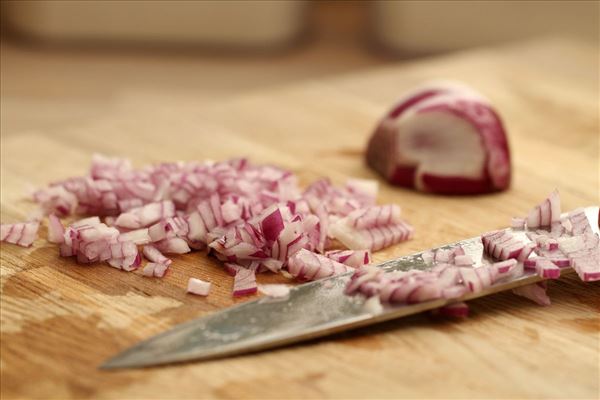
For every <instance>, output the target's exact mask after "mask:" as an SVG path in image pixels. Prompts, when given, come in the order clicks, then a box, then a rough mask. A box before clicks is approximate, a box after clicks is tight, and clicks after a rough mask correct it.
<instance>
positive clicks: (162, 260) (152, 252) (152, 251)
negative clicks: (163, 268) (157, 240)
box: [142, 244, 172, 265]
mask: <svg viewBox="0 0 600 400" xmlns="http://www.w3.org/2000/svg"><path fill="white" fill-rule="evenodd" d="M142 252H143V253H144V257H146V259H148V261H151V262H153V263H159V264H164V265H170V264H171V262H172V261H171V260H170V259H168V258H167V257H165V256H164V255H163V253H161V252H160V250H158V249H157V248H156V247H154V246H153V245H150V244H148V245H146V246H144V248H143V249H142Z"/></svg>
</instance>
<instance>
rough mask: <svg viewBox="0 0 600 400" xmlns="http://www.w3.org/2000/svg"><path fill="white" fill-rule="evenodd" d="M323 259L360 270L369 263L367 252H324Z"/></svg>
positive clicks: (368, 253) (369, 253)
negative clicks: (329, 259)
mask: <svg viewBox="0 0 600 400" xmlns="http://www.w3.org/2000/svg"><path fill="white" fill-rule="evenodd" d="M325 257H327V258H331V259H332V260H333V261H337V262H339V263H341V264H345V265H347V266H349V267H353V268H360V267H362V266H364V265H367V264H369V263H370V262H371V252H370V251H369V250H332V251H328V252H326V253H325Z"/></svg>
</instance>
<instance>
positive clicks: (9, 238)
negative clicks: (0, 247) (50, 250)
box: [0, 221, 40, 247]
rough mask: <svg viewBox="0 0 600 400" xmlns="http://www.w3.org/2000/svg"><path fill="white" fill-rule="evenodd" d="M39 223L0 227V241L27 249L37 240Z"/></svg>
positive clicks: (20, 223) (32, 222) (21, 223)
mask: <svg viewBox="0 0 600 400" xmlns="http://www.w3.org/2000/svg"><path fill="white" fill-rule="evenodd" d="M39 227H40V223H39V221H29V222H18V223H16V224H1V225H0V241H1V242H6V243H12V244H16V245H18V246H21V247H29V246H31V245H32V244H33V242H34V241H35V239H37V231H38V229H39Z"/></svg>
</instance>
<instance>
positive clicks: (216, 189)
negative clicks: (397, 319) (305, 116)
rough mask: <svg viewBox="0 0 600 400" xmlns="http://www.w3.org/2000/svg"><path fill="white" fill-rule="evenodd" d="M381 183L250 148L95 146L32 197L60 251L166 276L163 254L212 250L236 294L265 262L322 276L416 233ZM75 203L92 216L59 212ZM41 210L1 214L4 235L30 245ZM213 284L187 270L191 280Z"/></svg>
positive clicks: (74, 210)
mask: <svg viewBox="0 0 600 400" xmlns="http://www.w3.org/2000/svg"><path fill="white" fill-rule="evenodd" d="M377 190H378V189H377V182H376V181H370V180H360V179H351V180H348V181H347V183H346V184H345V186H343V187H336V186H334V185H332V184H331V182H330V181H329V180H327V179H321V180H318V181H316V182H314V183H312V184H311V185H310V186H308V187H307V188H306V189H305V190H300V188H299V186H298V183H297V178H296V176H295V175H294V174H293V173H291V172H289V171H286V170H283V169H280V168H277V167H274V166H270V165H252V164H251V163H249V162H248V161H247V160H245V159H235V160H230V161H225V162H187V163H184V162H178V163H164V164H158V165H150V166H146V167H144V168H141V169H135V168H133V167H132V165H131V163H130V162H129V161H128V160H124V159H113V158H106V157H103V156H100V155H95V156H94V157H93V160H92V166H91V170H90V173H89V175H86V176H81V177H74V178H69V179H67V180H64V181H60V182H55V183H53V184H51V185H50V186H49V187H47V188H43V189H40V190H38V191H37V192H35V193H34V200H35V201H36V202H37V203H38V204H39V205H40V207H41V209H42V211H43V212H42V213H40V215H47V216H48V240H49V241H50V242H53V243H56V244H57V245H59V246H60V254H61V255H62V256H64V257H75V258H76V260H77V262H78V263H82V264H87V263H95V262H106V263H108V264H109V265H110V266H112V267H114V268H118V269H122V270H124V271H133V270H136V269H138V268H140V267H142V271H143V275H145V276H149V277H163V276H164V275H165V274H166V273H167V271H168V270H169V268H171V267H172V260H171V259H170V258H168V256H167V255H169V254H184V253H188V252H190V251H192V250H205V251H208V253H209V254H211V255H213V256H215V257H217V258H218V259H219V260H221V261H223V262H224V267H225V269H226V271H227V272H228V273H230V274H231V275H233V276H234V277H235V282H234V295H244V294H248V293H254V292H256V290H257V284H256V278H255V274H256V273H258V272H266V271H270V272H274V273H277V272H282V273H284V274H289V275H291V276H292V277H295V278H297V279H299V280H303V281H308V280H314V279H319V278H323V277H326V276H332V275H335V274H339V273H341V272H347V271H350V270H352V269H354V268H357V267H361V266H363V265H366V264H368V263H369V262H370V253H371V251H376V250H379V249H382V248H384V247H387V246H391V245H393V244H396V243H399V242H401V241H404V240H407V239H409V238H411V236H412V232H413V229H412V227H411V226H410V225H408V224H407V223H406V222H405V221H404V220H403V219H402V218H401V216H400V208H399V207H398V206H397V205H382V206H381V205H376V197H377ZM70 215H79V216H87V217H86V218H84V219H80V220H78V221H76V222H74V223H72V224H70V225H68V226H66V227H65V226H64V225H63V223H62V221H61V218H64V217H68V216H70ZM42 219H43V218H42V217H41V216H40V217H38V218H36V219H33V220H30V221H28V222H23V223H17V224H2V226H1V232H0V239H1V240H2V241H5V242H9V243H14V244H18V245H21V246H30V245H31V244H32V243H33V241H34V240H35V239H36V238H37V230H38V227H39V224H40V222H41V221H42ZM342 247H343V248H342ZM142 255H143V258H145V259H146V260H147V262H145V263H144V262H143V261H142V260H143V258H142ZM209 288H210V286H206V285H204V284H201V283H199V282H197V281H190V284H189V287H188V290H189V291H190V292H193V293H197V294H203V295H206V294H207V293H208V290H209ZM266 290H267V289H266Z"/></svg>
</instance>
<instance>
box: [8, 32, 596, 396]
mask: <svg viewBox="0 0 600 400" xmlns="http://www.w3.org/2000/svg"><path fill="white" fill-rule="evenodd" d="M598 72H599V68H598V49H597V48H596V47H593V46H588V45H585V44H580V43H577V42H570V41H566V40H552V41H545V42H538V43H535V44H528V45H521V46H507V47H501V48H494V49H482V50H474V51H469V52H464V53H459V54H454V55H450V56H446V57H441V58H432V59H429V60H425V61H420V62H414V63H408V64H400V65H394V66H391V67H386V68H379V69H373V70H370V71H367V72H364V73H361V74H354V75H347V76H340V77H337V78H334V79H326V80H315V81H307V82H304V83H302V84H298V85H293V86H285V87H280V88H275V89H268V90H259V91H255V92H252V93H249V94H246V95H243V96H236V97H233V98H229V99H223V100H222V101H219V102H216V103H215V104H212V105H210V106H207V105H206V102H204V101H199V102H195V101H194V99H193V98H189V97H186V98H178V97H177V96H176V95H174V96H170V97H168V98H165V99H163V100H161V99H157V98H154V97H153V98H148V99H146V98H144V96H143V93H141V94H140V95H139V97H137V98H136V101H132V102H130V103H127V104H126V105H124V106H123V107H120V108H119V107H117V108H116V109H113V110H112V111H111V113H110V114H106V115H103V116H97V115H96V116H95V117H94V118H91V119H89V120H87V121H78V123H77V124H73V125H70V126H69V125H61V126H50V127H48V128H46V129H42V130H37V131H27V132H21V133H19V134H11V135H3V136H2V143H1V145H2V146H1V147H2V149H1V151H2V152H1V163H2V165H1V166H2V168H1V179H2V181H1V195H2V199H1V212H2V216H1V218H2V222H11V221H16V220H20V219H23V218H25V216H26V215H27V212H29V211H30V210H32V209H33V205H32V204H31V203H30V202H28V201H27V199H26V193H27V191H28V190H30V188H31V187H34V186H37V185H43V184H46V183H48V182H51V181H53V180H56V179H61V178H64V177H67V176H69V175H73V174H84V173H85V172H86V170H87V167H88V165H89V162H90V157H91V155H92V153H93V152H103V153H107V154H110V155H116V156H126V157H130V158H131V159H132V160H133V161H134V163H135V164H136V165H142V164H144V163H149V162H157V161H163V160H195V159H205V158H211V159H225V158H228V157H235V156H242V155H245V156H249V157H250V158H251V159H252V160H253V161H256V162H269V163H276V164H277V165H280V166H283V167H287V168H290V169H292V170H293V171H295V172H296V173H298V174H299V175H300V177H301V181H302V183H304V184H305V183H307V182H309V181H310V180H312V179H315V178H317V177H321V176H329V177H331V178H332V179H333V180H334V181H335V182H343V180H344V179H345V178H346V177H349V176H358V177H366V178H377V177H376V176H375V175H374V174H373V172H371V171H370V170H369V169H367V168H366V167H365V165H364V163H363V155H362V152H363V148H364V144H365V141H366V140H367V137H368V135H369V133H370V131H371V129H372V128H373V126H374V124H375V121H376V120H377V119H378V118H379V116H380V115H381V114H382V113H383V112H384V111H385V110H386V108H387V107H388V106H389V105H390V103H391V102H392V101H393V100H394V99H395V98H396V97H397V96H398V95H399V94H401V93H402V92H403V91H404V90H406V89H408V88H410V87H411V86H412V85H414V84H418V83H420V82H422V81H423V80H426V79H431V78H450V79H458V80H462V81H464V82H466V83H468V84H471V85H473V86H474V87H476V88H477V89H479V90H480V91H481V92H483V93H484V94H485V95H486V96H488V97H489V98H490V99H491V100H492V101H493V102H494V103H495V104H496V105H497V107H498V109H499V112H500V115H501V116H502V117H503V119H504V121H505V123H506V125H507V127H508V130H509V132H510V144H511V148H512V155H513V168H514V180H513V184H512V187H511V189H510V190H508V191H506V192H504V193H500V194H494V195H486V196H474V197H440V196H431V195H424V194H420V193H415V192H412V191H408V190H404V189H398V188H392V187H389V186H387V185H386V184H384V183H382V184H381V194H380V198H379V199H380V201H381V202H396V203H398V204H400V205H401V206H402V208H403V213H404V215H405V217H406V218H407V219H408V220H409V221H410V222H411V223H412V224H413V225H414V226H415V228H416V235H415V238H414V240H412V241H410V242H407V243H403V244H400V245H398V246H395V247H393V248H389V249H387V250H385V251H382V252H379V253H376V254H375V259H376V260H377V261H382V260H386V259H389V258H391V257H396V256H400V255H404V254H409V253H411V252H414V251H418V250H421V249H424V248H428V247H431V246H435V245H440V244H444V243H448V242H452V241H455V240H458V239H461V238H465V237H471V236H475V235H477V234H479V233H481V232H482V231H486V230H491V229H494V228H498V227H502V226H505V225H507V223H508V221H509V220H510V217H511V216H514V215H519V214H523V213H524V212H525V211H526V210H528V208H529V207H530V206H532V205H533V204H535V203H536V202H537V201H539V200H541V199H542V198H543V196H544V195H545V194H546V193H548V192H549V191H551V190H552V189H553V188H555V187H557V188H558V189H559V190H560V191H561V195H562V199H563V208H564V209H572V208H576V207H580V206H588V205H597V204H599V203H600V201H599V172H600V164H599V155H598V151H599V142H598V141H599V117H598V112H599V100H598V88H599V86H598V84H599V82H598ZM65 111H66V110H63V112H65ZM32 112H34V110H32ZM45 236H46V229H45V228H44V227H43V228H41V230H40V239H38V240H37V241H36V243H35V244H34V246H33V247H32V248H29V249H23V248H18V247H15V246H12V245H4V244H2V247H1V272H2V275H1V287H2V292H1V306H2V307H1V318H2V319H1V335H2V336H1V364H0V368H1V374H2V389H1V393H2V398H6V399H9V398H10V399H13V398H54V399H58V398H61V399H62V398H177V399H181V398H219V399H233V398H256V399H264V398H400V397H403V398H404V397H408V398H598V396H599V395H600V393H599V390H600V389H599V388H600V383H599V381H600V366H599V365H600V318H599V313H600V296H599V293H600V284H599V283H598V282H596V283H590V284H583V283H581V282H579V280H578V279H577V278H576V277H574V276H569V277H566V278H564V279H561V280H560V281H553V282H550V285H549V294H550V296H551V298H552V301H553V304H552V305H551V306H550V307H539V306H537V305H535V304H533V303H531V302H529V301H527V300H525V299H523V298H520V297H517V296H514V295H512V294H510V293H502V294H498V295H493V296H489V297H487V298H484V299H479V300H475V301H472V302H471V303H472V315H471V316H470V317H469V318H468V319H466V320H463V321H453V320H437V319H434V318H431V317H429V316H426V315H420V316H414V317H409V318H406V319H404V320H400V321H392V322H388V323H384V324H381V325H378V326H375V327H371V328H367V329H361V330H358V331H355V332H349V333H345V334H341V335H336V336H333V337H330V338H326V339H323V340H317V341H312V342H309V343H305V344H301V345H297V346H292V347H287V348H283V349H279V350H275V351H270V352H266V353H261V354H255V355H249V356H243V357H235V358H230V359H224V360H216V361H210V362H203V363H190V364H184V365H176V366H170V367H164V368H153V369H146V370H126V371H112V372H107V371H100V370H98V369H96V367H97V366H98V365H99V364H100V363H101V362H102V361H104V360H105V359H106V358H107V357H110V356H112V355H113V354H115V353H116V352H118V351H120V350H123V349H125V348H126V347H128V346H130V345H133V344H135V343H136V342H137V341H139V340H141V339H143V338H146V337H149V336H151V335H153V334H155V333H158V332H160V331H163V330H165V329H167V328H169V327H171V326H173V325H175V324H177V323H179V322H183V321H186V320H189V319H191V318H194V317H197V316H201V315H206V314H208V313H211V312H215V311H217V310H219V309H222V308H224V307H227V306H229V305H232V304H234V303H235V302H237V301H245V300H247V299H250V298H253V297H249V298H245V299H240V300H233V299H232V298H231V288H232V279H231V277H229V276H228V275H226V274H225V273H224V272H223V271H222V270H221V268H220V266H219V263H218V262H217V261H215V260H214V259H212V258H207V257H206V256H205V255H204V254H201V253H192V254H187V255H183V256H178V257H175V258H174V263H173V265H172V268H171V270H172V273H171V274H170V275H168V276H167V277H166V278H165V279H162V280H160V279H148V278H144V277H142V276H141V275H140V273H139V272H135V273H127V272H122V271H118V270H115V269H114V268H111V267H108V266H105V265H91V266H79V265H76V264H75V263H74V262H73V260H71V259H64V258H60V257H59V256H58V251H57V249H56V248H55V247H54V246H51V245H49V244H48V243H46V241H45ZM192 276H194V277H198V278H201V279H206V280H210V281H212V282H213V291H212V292H211V294H210V296H208V297H207V298H201V297H195V296H192V295H187V294H186V293H185V285H186V282H187V279H188V278H189V277H192ZM259 281H261V282H267V281H284V278H282V277H279V276H270V275H261V276H260V278H259Z"/></svg>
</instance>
